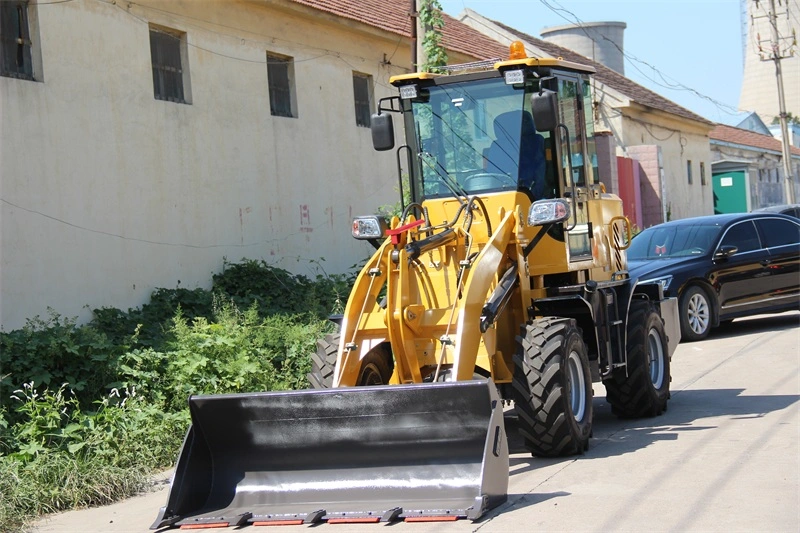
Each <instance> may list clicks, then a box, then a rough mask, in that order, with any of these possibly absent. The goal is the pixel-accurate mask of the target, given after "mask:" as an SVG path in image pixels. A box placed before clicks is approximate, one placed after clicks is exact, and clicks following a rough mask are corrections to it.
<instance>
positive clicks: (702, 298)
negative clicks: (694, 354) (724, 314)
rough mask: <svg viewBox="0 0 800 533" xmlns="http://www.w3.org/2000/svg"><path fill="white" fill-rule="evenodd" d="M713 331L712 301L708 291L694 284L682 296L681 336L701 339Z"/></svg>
mask: <svg viewBox="0 0 800 533" xmlns="http://www.w3.org/2000/svg"><path fill="white" fill-rule="evenodd" d="M710 331H711V303H710V299H709V297H708V293H706V291H704V290H703V289H701V288H700V287H698V286H697V285H693V286H691V287H689V288H688V289H686V291H684V293H683V296H681V338H682V339H684V340H687V341H699V340H702V339H705V338H706V337H708V333H709V332H710Z"/></svg>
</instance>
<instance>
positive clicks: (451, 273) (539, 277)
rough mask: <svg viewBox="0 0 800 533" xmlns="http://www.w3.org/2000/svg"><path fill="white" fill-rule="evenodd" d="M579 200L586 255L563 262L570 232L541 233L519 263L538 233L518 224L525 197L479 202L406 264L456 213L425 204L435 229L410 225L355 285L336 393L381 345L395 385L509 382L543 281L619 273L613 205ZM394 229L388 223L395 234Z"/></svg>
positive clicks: (445, 203) (609, 199)
mask: <svg viewBox="0 0 800 533" xmlns="http://www.w3.org/2000/svg"><path fill="white" fill-rule="evenodd" d="M581 199H582V201H579V208H578V209H577V210H578V211H580V212H581V213H583V214H582V215H581V216H582V217H584V218H585V219H586V220H588V221H592V222H593V223H592V224H591V225H590V226H586V227H591V228H592V237H591V240H590V242H591V243H592V250H591V254H592V255H591V256H590V257H580V258H577V259H575V258H571V257H570V247H569V245H568V244H567V242H568V239H569V234H568V233H567V236H566V237H565V238H564V239H563V240H559V239H557V238H555V237H553V236H551V235H549V234H548V235H545V236H544V237H543V238H541V240H540V241H539V243H538V244H537V245H536V246H535V248H534V249H533V252H532V253H531V254H530V255H529V256H527V257H525V256H524V253H523V250H524V248H525V246H527V245H528V244H529V243H530V242H531V240H532V239H533V238H534V236H535V235H536V234H537V233H538V231H539V228H537V227H529V226H527V225H526V224H525V217H526V216H527V212H528V208H529V207H530V203H531V202H530V199H529V198H528V196H527V195H525V194H523V193H520V192H499V193H492V194H486V195H483V196H481V200H482V202H483V204H484V206H485V211H484V210H482V209H475V210H474V211H473V215H472V217H471V219H470V220H467V219H466V218H465V217H464V215H463V213H462V215H461V216H460V218H458V219H456V223H455V224H454V225H453V226H452V227H453V230H454V231H453V232H452V236H451V237H450V238H449V239H446V240H445V241H444V242H442V243H440V244H439V245H438V246H436V247H433V248H432V249H429V250H427V251H424V252H422V253H421V254H420V255H419V256H418V257H417V258H416V259H413V260H412V259H410V258H409V256H408V252H407V250H406V245H407V244H408V243H410V242H412V241H422V240H424V239H425V238H426V237H428V236H429V235H431V234H435V233H438V232H439V231H442V230H443V228H444V227H445V226H447V225H448V221H452V220H454V219H455V217H456V215H457V214H458V212H459V209H460V207H461V202H460V201H459V200H457V199H455V198H444V199H434V200H427V201H426V202H425V203H424V204H423V205H424V207H425V208H426V209H427V211H428V220H429V223H430V224H431V226H432V228H424V227H421V226H417V227H414V228H412V229H410V230H408V231H406V232H404V233H402V234H401V235H400V236H399V242H398V244H396V245H394V244H392V243H391V241H390V240H389V239H387V240H386V241H385V242H384V243H383V244H382V245H381V246H380V248H379V249H378V250H377V251H376V252H375V254H374V255H373V256H372V258H370V260H369V261H368V262H367V264H366V266H365V267H364V269H363V270H362V271H361V273H360V274H359V276H358V278H357V279H356V282H355V285H354V288H353V291H352V293H351V295H350V298H349V300H348V303H347V306H346V309H345V312H344V317H343V321H342V328H341V344H340V346H339V353H338V358H337V364H336V369H335V372H334V387H340V386H354V385H355V384H356V382H357V380H358V376H359V371H360V368H361V362H362V360H363V359H364V357H365V356H366V355H367V354H368V353H369V352H370V351H371V350H373V349H375V348H376V347H378V346H380V345H381V344H383V343H387V342H388V343H390V344H391V351H392V355H393V358H394V361H395V365H394V374H393V375H392V378H391V382H392V383H397V384H401V383H420V382H422V381H423V380H425V379H426V378H428V379H431V378H432V377H437V376H441V375H442V373H443V372H444V371H445V370H449V371H450V375H449V376H448V379H453V380H459V381H461V380H469V379H472V377H473V376H474V375H475V374H476V373H478V374H481V375H485V376H491V377H492V379H493V380H494V381H495V383H508V382H510V381H511V379H512V368H513V363H512V361H511V357H512V356H513V353H514V352H515V350H516V341H515V337H516V334H517V333H518V331H519V326H520V324H522V323H524V322H525V321H526V320H528V318H529V317H528V308H529V307H530V305H531V302H532V299H533V298H537V297H541V296H544V294H545V291H546V287H545V283H544V280H545V276H546V275H548V274H557V273H565V272H576V273H577V272H580V274H581V276H583V279H581V278H580V276H578V277H577V278H576V279H578V280H579V281H586V279H589V278H591V279H596V280H607V279H611V276H612V274H613V273H614V272H617V271H619V270H624V268H625V264H624V254H622V253H619V252H620V250H621V247H622V245H623V244H624V242H623V241H621V240H620V239H619V237H615V236H614V235H615V234H616V235H618V236H619V235H624V233H625V231H626V229H625V224H627V219H625V218H624V217H623V216H622V210H621V202H620V200H619V198H618V197H616V196H613V195H609V194H605V193H600V192H599V189H598V194H593V193H592V191H591V190H590V191H587V192H585V194H584V195H583V196H582V197H581V196H579V200H581ZM509 207H511V208H512V209H509ZM595 221H596V222H595ZM603 221H606V223H603ZM621 221H624V223H622V222H621ZM405 222H408V221H405ZM400 224H401V221H398V220H395V221H394V222H393V227H398V226H399V225H400ZM566 225H567V224H565V226H566ZM615 225H618V226H619V228H617V229H616V230H615V229H614V226H615ZM583 231H584V232H585V231H586V230H585V229H584V230H583ZM623 240H624V239H623ZM618 257H619V258H621V261H618V260H617V258H618ZM515 263H516V265H517V267H518V272H521V273H524V274H522V275H520V276H519V283H518V286H517V287H516V288H515V290H514V293H513V294H512V296H511V299H510V302H509V303H508V304H507V306H506V308H505V309H504V310H503V312H502V313H501V314H500V316H499V317H498V319H497V321H496V322H495V324H494V325H493V326H492V327H491V328H489V329H488V330H487V331H486V332H485V333H481V331H480V317H481V311H482V309H483V306H484V304H485V303H486V302H487V299H488V297H489V296H490V295H491V293H492V291H493V290H494V289H495V287H496V286H497V283H498V281H499V279H500V277H501V276H502V274H503V272H505V271H506V270H507V269H508V268H509V267H510V266H512V265H514V264H515ZM525 274H527V275H525Z"/></svg>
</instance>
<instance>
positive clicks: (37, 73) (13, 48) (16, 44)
mask: <svg viewBox="0 0 800 533" xmlns="http://www.w3.org/2000/svg"><path fill="white" fill-rule="evenodd" d="M6 10H7V12H6V13H4V11H6ZM14 11H16V12H17V13H18V14H20V15H22V19H23V20H22V21H20V20H19V18H16V17H15V19H14V20H15V21H16V23H17V24H16V26H17V28H16V30H12V28H10V27H9V28H7V29H9V30H10V31H9V33H8V34H6V32H4V31H3V28H4V27H5V26H6V25H7V24H9V22H10V21H9V19H8V18H7V17H8V15H9V14H10V13H13V12H14ZM38 33H39V32H38V17H37V13H36V4H35V3H31V2H30V1H29V0H3V1H2V2H0V76H2V77H4V78H15V79H20V80H27V81H42V75H41V70H42V69H41V62H42V61H41V51H40V50H39V47H38V44H37V41H38ZM20 41H22V42H20ZM20 55H21V57H20ZM14 56H16V58H14ZM11 63H14V64H13V65H11Z"/></svg>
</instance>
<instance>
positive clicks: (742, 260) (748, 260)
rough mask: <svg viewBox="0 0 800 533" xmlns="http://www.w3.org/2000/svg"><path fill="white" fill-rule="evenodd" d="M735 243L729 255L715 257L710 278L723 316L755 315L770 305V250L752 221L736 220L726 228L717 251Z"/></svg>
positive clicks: (725, 317)
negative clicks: (733, 251) (733, 249)
mask: <svg viewBox="0 0 800 533" xmlns="http://www.w3.org/2000/svg"><path fill="white" fill-rule="evenodd" d="M725 246H735V247H736V252H735V253H733V254H730V255H728V256H727V257H720V256H719V254H715V256H714V260H713V261H714V273H713V274H712V275H711V278H712V279H710V280H709V281H710V282H711V285H712V286H713V287H714V288H715V289H717V294H718V297H719V312H720V319H721V320H726V319H729V318H733V317H735V316H744V315H748V314H754V313H757V312H759V311H760V310H762V309H764V308H766V307H768V299H769V294H770V292H772V281H771V280H769V279H768V278H769V277H770V271H769V270H768V268H767V267H768V265H769V263H770V255H769V251H767V249H766V247H765V246H764V245H763V244H762V242H761V238H760V236H759V234H758V231H757V229H756V226H755V224H754V223H753V221H752V220H744V221H740V222H737V223H735V224H733V225H731V226H730V227H728V229H727V230H726V231H725V233H724V234H723V236H722V239H721V240H720V244H719V246H718V247H717V251H719V250H720V249H721V248H723V247H725Z"/></svg>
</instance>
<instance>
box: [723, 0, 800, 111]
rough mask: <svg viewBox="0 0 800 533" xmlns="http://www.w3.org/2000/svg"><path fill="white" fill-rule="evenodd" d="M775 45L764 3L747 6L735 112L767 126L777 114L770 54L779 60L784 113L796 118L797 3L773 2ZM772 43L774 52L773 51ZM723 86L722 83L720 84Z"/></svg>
mask: <svg viewBox="0 0 800 533" xmlns="http://www.w3.org/2000/svg"><path fill="white" fill-rule="evenodd" d="M775 7H776V13H775V14H776V16H777V17H776V23H777V30H778V31H777V33H778V41H777V42H776V43H774V41H773V39H772V28H771V25H770V19H769V12H770V2H768V1H767V0H759V1H755V0H749V1H748V2H747V19H746V21H745V22H746V24H747V30H748V32H747V48H746V50H745V56H744V76H743V78H742V91H741V93H740V96H739V108H740V109H741V110H743V111H755V112H756V113H758V116H759V117H761V120H763V121H764V123H765V124H767V125H769V124H771V123H772V121H773V120H774V119H775V117H777V116H778V114H779V113H780V111H779V107H778V86H777V82H776V80H775V62H774V61H772V60H771V59H772V57H773V53H774V52H775V53H778V54H780V55H781V56H782V59H781V70H782V74H783V87H784V96H785V100H786V111H787V112H788V113H791V114H792V116H793V117H795V118H797V117H800V47H798V46H797V43H796V35H797V34H798V33H800V0H782V1H781V2H775ZM773 43H774V46H775V47H776V48H773ZM762 59H763V60H762ZM720 83H724V80H720Z"/></svg>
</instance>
